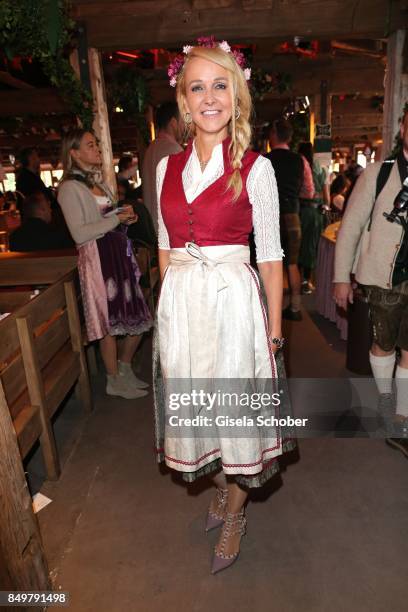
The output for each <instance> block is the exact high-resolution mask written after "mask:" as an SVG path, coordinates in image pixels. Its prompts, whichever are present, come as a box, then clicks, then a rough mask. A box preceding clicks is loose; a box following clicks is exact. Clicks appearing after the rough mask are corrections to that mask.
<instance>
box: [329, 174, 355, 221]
mask: <svg viewBox="0 0 408 612" xmlns="http://www.w3.org/2000/svg"><path fill="white" fill-rule="evenodd" d="M349 186H350V182H349V181H348V180H347V179H346V177H345V176H344V174H339V175H338V176H336V178H335V179H334V181H333V182H332V184H331V186H330V204H331V208H332V211H333V212H335V213H337V214H338V216H339V217H340V216H342V215H343V212H344V211H343V208H344V203H345V201H346V193H347V190H348V188H349Z"/></svg>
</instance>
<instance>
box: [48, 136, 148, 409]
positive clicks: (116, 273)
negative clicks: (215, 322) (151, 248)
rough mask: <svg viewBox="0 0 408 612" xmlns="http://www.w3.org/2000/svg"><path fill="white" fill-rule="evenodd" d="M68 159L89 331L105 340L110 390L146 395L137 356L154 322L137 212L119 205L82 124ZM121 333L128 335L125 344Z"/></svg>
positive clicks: (69, 139) (66, 189)
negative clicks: (130, 234)
mask: <svg viewBox="0 0 408 612" xmlns="http://www.w3.org/2000/svg"><path fill="white" fill-rule="evenodd" d="M62 162H63V167H64V174H63V178H62V182H61V184H60V187H59V190H58V202H59V204H60V206H61V209H62V211H63V214H64V217H65V221H66V223H67V226H68V228H69V230H70V232H71V235H72V238H73V239H74V241H75V243H76V245H77V248H78V271H79V279H80V283H81V291H82V299H83V306H84V314H85V322H86V328H87V334H88V339H89V341H90V342H92V341H94V340H99V347H100V351H101V355H102V359H103V361H104V364H105V368H106V373H107V386H106V393H107V394H108V395H116V396H120V397H124V398H126V399H134V398H139V397H143V396H144V395H147V391H146V388H147V387H148V384H147V383H145V382H144V381H142V380H140V379H138V378H137V377H136V376H135V375H134V373H133V370H132V366H131V361H132V358H133V355H134V353H135V351H136V348H137V346H138V344H139V341H140V335H141V334H142V333H143V332H145V331H148V330H149V329H150V328H151V326H152V320H151V316H150V312H149V309H148V307H147V305H146V303H145V300H144V298H143V294H142V292H141V289H140V287H139V278H140V271H139V268H138V266H137V263H136V260H135V257H134V254H133V250H132V246H131V243H130V241H129V240H128V238H127V236H126V230H127V226H128V225H130V224H132V223H135V222H136V221H137V217H135V215H134V212H133V209H132V207H131V206H125V207H123V208H119V209H116V204H115V202H114V198H113V196H112V194H111V193H110V191H109V189H108V188H107V186H106V185H105V184H104V183H103V182H102V177H101V165H102V159H101V154H100V151H99V148H98V145H97V143H96V140H95V137H94V136H93V134H91V133H90V132H87V131H86V130H83V129H80V128H77V129H74V130H72V131H71V132H70V133H68V134H67V135H66V136H65V137H64V139H63V144H62ZM118 336H124V339H123V340H122V341H121V342H120V346H119V347H118V346H117V341H116V340H117V337H118ZM118 349H119V350H118ZM118 357H119V359H118Z"/></svg>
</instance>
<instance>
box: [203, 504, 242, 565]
mask: <svg viewBox="0 0 408 612" xmlns="http://www.w3.org/2000/svg"><path fill="white" fill-rule="evenodd" d="M245 532H246V518H245V516H244V510H243V509H242V510H241V512H238V513H237V514H232V513H230V512H227V514H226V517H225V522H224V526H223V528H222V534H221V546H220V550H219V552H217V549H215V550H214V557H213V562H212V568H211V573H212V574H216V573H217V572H221V571H222V570H225V569H227V567H229V566H230V565H232V564H233V563H235V561H236V560H237V559H238V556H239V551H238V552H237V553H235V554H233V555H227V554H225V552H224V551H225V544H226V543H227V540H228V538H229V537H231V536H232V535H235V534H239V535H240V536H241V537H242V536H243V535H245Z"/></svg>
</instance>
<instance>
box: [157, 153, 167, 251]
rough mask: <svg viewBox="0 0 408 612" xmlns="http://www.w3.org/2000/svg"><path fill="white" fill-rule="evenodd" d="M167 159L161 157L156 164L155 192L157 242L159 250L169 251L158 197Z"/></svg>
mask: <svg viewBox="0 0 408 612" xmlns="http://www.w3.org/2000/svg"><path fill="white" fill-rule="evenodd" d="M168 159H169V158H168V156H167V157H163V159H161V160H160V161H159V163H158V164H157V169H156V191H157V215H158V240H159V249H166V250H169V249H170V240H169V235H168V233H167V229H166V226H165V225H164V221H163V217H162V214H161V206H160V196H161V190H162V186H163V180H164V176H165V174H166V170H167V160H168Z"/></svg>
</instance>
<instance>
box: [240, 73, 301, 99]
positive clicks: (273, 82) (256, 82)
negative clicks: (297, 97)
mask: <svg viewBox="0 0 408 612" xmlns="http://www.w3.org/2000/svg"><path fill="white" fill-rule="evenodd" d="M249 87H250V90H251V93H252V97H253V98H254V100H262V99H263V97H264V96H265V94H268V93H271V92H272V91H278V92H279V93H284V92H285V91H288V90H289V89H290V88H291V77H290V75H289V74H282V73H277V74H270V73H268V72H265V71H264V70H262V69H261V68H253V69H252V71H251V80H250V82H249Z"/></svg>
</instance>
